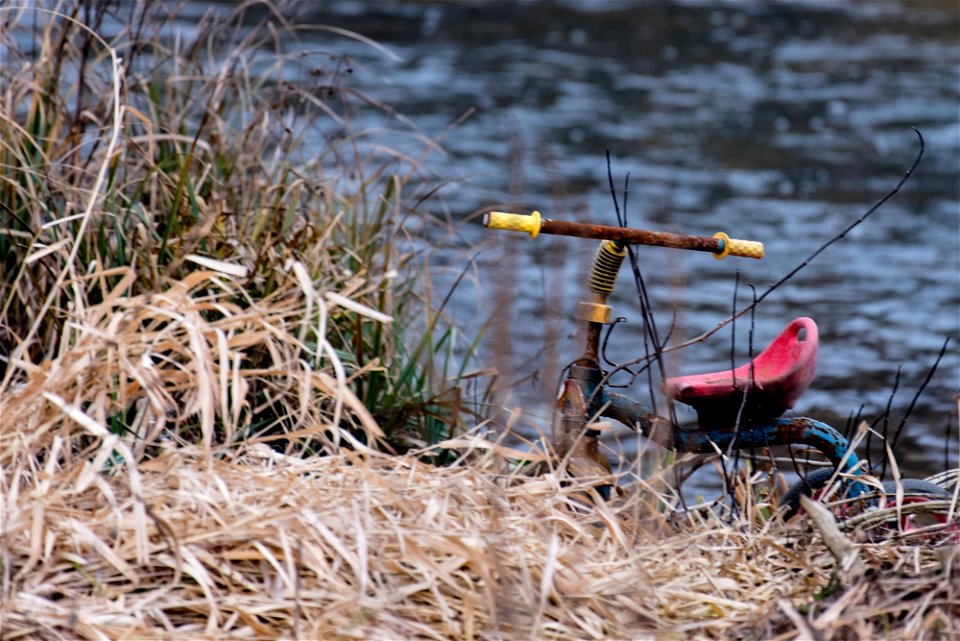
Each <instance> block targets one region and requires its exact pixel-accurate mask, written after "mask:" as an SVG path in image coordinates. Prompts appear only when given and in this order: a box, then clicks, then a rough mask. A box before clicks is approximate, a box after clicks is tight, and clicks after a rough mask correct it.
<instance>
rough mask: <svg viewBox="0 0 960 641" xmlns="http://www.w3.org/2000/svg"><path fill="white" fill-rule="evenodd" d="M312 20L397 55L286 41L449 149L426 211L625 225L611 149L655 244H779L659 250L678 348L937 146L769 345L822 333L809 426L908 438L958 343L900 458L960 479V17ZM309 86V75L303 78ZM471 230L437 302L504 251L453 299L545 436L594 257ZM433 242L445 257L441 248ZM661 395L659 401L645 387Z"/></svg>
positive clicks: (720, 9) (705, 14) (611, 3)
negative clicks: (617, 205)
mask: <svg viewBox="0 0 960 641" xmlns="http://www.w3.org/2000/svg"><path fill="white" fill-rule="evenodd" d="M207 6H208V5H207V3H193V4H190V5H188V11H199V10H201V9H205V8H206V7H207ZM267 17H268V16H266V15H256V16H252V18H251V20H261V19H266V18H267ZM299 21H300V22H302V23H306V24H312V25H320V24H322V25H329V26H335V27H340V28H343V29H349V30H351V31H355V32H357V33H360V34H363V35H364V36H367V37H370V38H372V39H373V40H375V41H376V42H377V43H379V44H380V45H382V46H383V47H386V48H387V49H389V51H390V52H392V54H393V55H392V56H391V55H388V54H386V53H384V52H383V51H381V50H379V49H378V48H375V47H373V46H370V45H368V44H365V43H363V42H360V41H358V40H355V39H350V38H347V37H342V36H338V35H336V34H334V33H331V32H329V31H311V32H305V33H304V35H303V39H302V41H301V42H300V43H296V42H287V43H286V46H288V47H290V49H291V50H293V51H295V50H297V49H298V48H300V49H301V50H302V51H307V50H310V51H314V52H316V51H323V52H336V53H338V54H346V55H347V56H348V60H347V63H348V64H349V68H350V70H351V73H350V74H349V77H348V78H347V77H346V76H344V78H343V79H342V82H343V83H344V85H345V86H348V87H350V88H352V89H356V90H357V91H361V92H365V93H367V94H370V95H371V96H373V97H375V98H376V99H378V100H380V101H382V102H384V103H386V104H389V105H390V106H391V107H393V108H394V109H395V110H396V112H398V113H400V114H403V115H404V116H406V117H407V118H409V122H405V121H401V120H399V119H397V118H395V117H392V116H390V115H385V114H384V112H383V111H380V110H377V109H362V108H355V110H354V111H353V112H352V114H351V118H352V123H353V126H354V127H358V126H359V127H371V128H384V127H386V128H389V129H390V130H392V131H393V132H394V133H392V134H389V135H387V136H386V138H384V139H386V140H389V141H390V143H391V144H393V145H396V146H398V147H400V148H409V149H411V150H414V149H417V148H418V145H419V143H415V142H413V140H414V138H413V137H412V136H411V135H410V134H411V133H417V134H422V135H424V136H427V137H430V138H440V139H441V145H442V147H443V150H444V154H443V155H440V154H438V153H434V154H432V155H431V156H430V157H428V158H426V160H425V161H424V164H423V167H424V168H423V171H424V172H425V174H428V175H429V176H428V179H430V180H433V179H436V180H437V181H440V182H445V186H444V187H443V188H442V189H440V190H439V192H438V196H439V197H438V198H436V199H434V200H432V201H430V202H429V203H428V205H427V207H428V208H429V209H430V210H431V211H434V212H435V213H436V214H437V215H438V216H439V217H441V218H443V217H449V218H451V219H454V220H456V219H462V218H464V217H467V216H468V215H469V214H472V213H473V214H475V213H476V212H478V211H479V210H481V209H484V208H489V207H498V208H505V207H511V208H513V209H515V210H517V211H522V212H528V211H529V210H531V209H539V210H540V211H542V212H543V213H544V215H545V216H547V217H554V218H576V219H585V220H591V221H593V222H601V223H607V224H615V217H614V214H613V208H612V204H611V197H610V193H609V189H608V187H607V178H606V165H605V160H604V154H605V151H606V150H607V149H609V151H610V155H611V159H612V166H613V171H614V174H615V176H616V178H617V182H618V184H621V185H622V182H623V179H624V176H625V174H626V173H628V172H629V173H630V176H631V180H630V190H629V208H628V211H629V216H630V223H631V224H632V225H633V226H637V227H645V228H651V229H660V230H667V231H678V232H682V233H689V234H698V235H711V234H712V233H713V232H714V231H717V230H724V231H726V232H728V233H729V234H730V235H731V236H733V237H740V238H749V239H757V240H762V241H763V242H764V243H765V244H766V248H767V258H766V259H765V260H763V261H759V262H757V261H748V260H743V259H729V260H726V261H715V260H713V259H712V258H711V257H710V256H707V255H706V254H696V253H686V252H679V251H674V250H665V249H660V248H642V249H641V250H640V259H641V263H642V268H643V270H644V276H645V279H646V282H647V286H648V288H649V290H650V296H651V299H652V301H653V305H654V307H655V310H656V312H657V320H658V323H659V326H660V331H661V333H665V332H666V329H667V327H668V326H669V325H670V322H671V315H672V313H673V312H674V310H676V314H677V319H678V324H677V327H676V328H675V329H674V331H673V338H672V342H673V343H676V342H680V341H681V340H682V339H685V338H690V337H693V336H697V335H699V334H701V333H702V332H704V331H705V330H707V329H710V328H711V327H713V326H714V325H715V324H716V323H717V322H718V321H720V320H722V319H723V318H725V317H726V316H727V315H728V313H729V310H730V308H731V305H732V296H733V291H734V283H735V273H736V271H737V270H739V272H740V303H741V304H744V303H746V302H748V301H749V296H750V294H749V284H754V285H755V286H756V287H757V289H758V291H760V292H762V291H764V290H765V289H766V287H767V286H768V285H769V284H770V283H772V282H775V281H776V280H778V279H779V278H780V277H782V276H783V275H785V274H786V273H788V272H789V271H790V270H791V269H792V268H793V267H794V266H796V265H798V264H800V263H801V262H802V261H803V260H804V259H805V257H807V256H808V255H810V254H811V253H812V252H814V251H815V250H816V249H817V248H818V247H820V246H821V245H823V244H824V243H825V242H827V241H829V240H830V239H831V238H833V237H834V236H835V235H836V234H837V233H839V232H840V231H841V230H842V229H843V228H844V227H845V226H846V225H848V224H849V223H850V222H852V221H854V220H856V219H857V218H858V217H860V216H861V215H862V214H863V213H865V212H866V211H867V210H868V209H869V208H870V206H871V205H873V204H874V203H875V202H877V200H878V199H879V198H880V197H882V196H883V194H884V193H886V192H887V191H888V190H890V189H891V188H892V187H893V186H894V185H895V184H896V183H897V181H898V180H899V178H900V177H901V176H902V175H903V173H904V171H905V170H906V169H907V168H908V167H909V166H910V164H911V162H912V161H913V158H914V156H915V155H916V153H917V151H918V141H917V137H916V135H915V134H914V132H913V131H912V129H911V127H917V128H918V129H920V130H921V131H922V132H923V135H924V138H925V139H926V143H927V153H926V155H925V157H924V161H923V164H922V165H921V166H920V169H919V171H918V172H917V174H916V175H915V176H914V177H913V178H911V180H910V181H909V182H908V183H907V185H906V186H905V188H904V189H903V191H902V192H901V193H900V194H899V195H898V196H897V197H896V198H894V199H893V200H891V201H890V202H889V203H887V204H886V205H885V206H884V207H883V208H882V209H880V210H879V211H878V212H877V213H876V214H875V215H874V216H873V217H872V218H870V219H869V220H868V221H867V222H866V223H864V224H863V225H861V226H859V227H857V228H856V229H855V230H854V231H853V232H851V233H850V234H849V235H848V236H847V237H846V239H845V240H843V241H841V242H839V243H837V244H836V245H834V246H832V247H830V248H829V249H828V250H827V251H826V252H825V253H823V254H822V255H821V256H820V257H818V258H817V259H816V260H815V261H814V262H813V263H811V264H810V265H809V266H808V267H807V268H805V269H804V270H802V271H801V272H800V273H799V274H798V275H797V276H796V277H794V278H793V279H792V280H791V281H790V282H789V283H788V284H787V285H785V286H783V287H782V288H780V289H779V290H777V291H776V292H775V293H773V294H771V295H770V297H769V298H768V299H767V300H765V301H764V302H763V304H762V305H761V306H760V308H759V309H758V312H757V316H756V326H755V336H754V350H755V351H756V350H759V349H760V348H762V347H763V346H764V345H766V344H767V343H768V342H769V341H770V340H771V339H772V338H773V337H774V336H775V335H776V334H777V333H778V332H779V331H780V329H781V328H782V327H783V326H785V325H786V324H787V323H788V322H789V321H790V319H792V318H794V317H796V316H801V315H803V316H811V317H813V318H814V319H815V320H816V321H817V323H818V324H819V326H820V332H821V334H820V338H821V350H820V360H819V366H818V376H817V378H816V380H815V381H814V384H813V387H812V389H811V390H810V391H809V392H808V393H807V394H806V396H805V397H804V398H803V399H802V400H801V402H800V404H799V405H798V406H797V407H796V408H795V409H796V412H797V413H799V414H803V415H809V416H814V417H817V418H820V419H821V420H825V421H827V422H830V423H832V424H834V425H838V426H841V427H842V426H843V425H844V424H845V423H846V421H847V420H848V417H849V416H850V415H851V414H856V413H858V412H861V413H862V416H863V417H865V418H868V419H872V418H874V417H876V416H878V415H879V414H880V413H881V412H882V411H883V409H884V407H885V406H886V405H887V403H888V401H889V402H890V403H891V407H892V412H891V414H892V420H891V426H892V427H896V426H897V425H898V424H899V421H900V418H901V417H902V416H903V414H904V412H905V411H906V409H907V407H908V406H909V405H910V402H911V399H912V397H913V395H914V393H915V392H916V390H917V389H918V387H919V386H920V385H921V384H922V382H923V380H924V377H925V376H926V373H927V371H928V370H929V369H930V367H931V366H932V364H933V362H934V361H935V360H936V357H937V353H938V351H939V350H940V348H941V345H942V344H943V341H944V339H945V338H948V337H949V338H950V339H951V344H950V345H949V346H948V348H947V352H946V355H945V357H944V358H943V360H942V361H941V362H940V365H939V368H938V369H937V371H936V373H935V375H934V376H933V378H932V379H931V381H930V383H929V385H928V386H927V389H926V391H925V393H924V394H923V395H922V396H921V397H920V399H919V401H918V402H917V404H916V407H915V408H914V410H913V413H912V415H911V417H910V420H909V422H908V424H907V428H906V430H905V433H904V435H903V436H902V437H901V440H900V442H899V444H898V446H897V454H898V457H899V459H900V462H901V465H902V466H903V467H904V468H905V469H906V471H907V472H910V473H913V474H919V475H922V474H925V473H930V472H933V471H937V470H940V469H942V468H943V467H944V465H951V466H956V465H957V451H958V446H957V399H956V395H957V391H958V388H960V360H958V351H957V344H958V343H957V339H958V322H960V321H958V310H960V276H958V274H960V259H958V254H960V252H958V249H960V246H958V245H960V212H958V206H960V205H958V202H960V121H958V105H960V95H958V94H960V86H958V85H960V82H958V63H960V45H958V36H957V34H958V33H960V9H958V6H957V4H956V3H955V2H954V1H953V0H945V1H943V2H926V1H910V2H906V1H903V2H883V1H879V0H875V1H870V2H839V1H837V2H834V1H831V2H816V1H810V2H765V3H752V2H747V1H737V2H732V1H727V2H719V1H717V2H690V1H675V2H654V1H649V2H623V1H617V0H603V1H599V0H598V1H595V2H572V1H571V2H560V1H553V2H533V1H530V2H515V3H507V2H476V3H421V2H392V1H384V0H377V1H376V2H374V1H359V0H354V1H344V2H339V1H326V2H323V3H319V2H318V3H303V4H302V5H301V6H300V15H299ZM182 26H183V27H184V28H186V27H187V26H188V23H187V22H184V23H183V24H182ZM323 55H326V54H323ZM308 67H309V65H306V64H303V65H299V66H292V67H291V70H290V72H289V73H290V74H291V75H294V76H296V75H298V74H299V75H301V76H305V74H306V72H307V69H308ZM468 113H469V117H467V118H466V119H464V120H462V122H458V120H459V119H461V117H463V116H464V115H465V114H468ZM454 123H457V124H456V125H455V126H454ZM381 136H383V135H382V134H381ZM473 221H474V224H468V225H465V226H461V227H460V228H459V229H458V232H457V234H458V235H457V236H456V237H455V238H454V242H453V243H452V245H453V247H452V248H451V249H450V250H449V251H448V252H447V253H444V254H442V255H441V256H439V257H438V258H437V260H436V264H437V265H438V266H440V267H444V266H446V267H447V268H448V271H449V274H450V276H449V278H448V279H447V280H446V281H444V280H443V279H442V278H441V280H440V281H439V282H440V283H441V284H442V283H444V282H451V280H452V278H453V276H454V275H455V274H456V273H458V272H459V271H460V270H461V269H463V268H464V267H465V266H466V264H467V257H468V256H471V255H473V253H474V251H473V250H466V249H463V248H465V247H468V246H470V247H476V246H478V245H479V246H483V247H485V248H486V249H485V251H483V252H481V253H480V254H479V257H478V261H477V264H476V267H474V268H472V269H471V271H470V275H471V278H468V282H466V283H465V284H464V285H462V286H461V288H460V290H458V292H457V294H456V296H455V298H454V303H453V304H454V307H453V310H454V315H455V316H456V317H457V318H458V319H459V320H462V329H463V332H464V334H465V335H467V336H470V335H471V334H472V332H473V331H476V329H477V328H478V327H479V326H480V324H481V323H482V322H483V321H484V320H486V319H487V318H488V317H490V316H491V315H492V316H493V317H494V321H493V322H492V324H491V329H490V331H489V334H488V342H487V343H486V351H485V354H486V358H487V359H488V361H490V362H493V363H494V364H497V365H499V366H500V367H501V369H502V370H511V371H512V374H513V376H512V378H513V379H514V380H516V381H521V382H517V383H515V384H513V385H510V386H508V387H506V388H505V389H503V391H502V393H501V395H500V397H499V399H498V400H499V402H500V403H502V404H503V405H504V407H505V408H507V409H509V408H511V407H514V406H522V407H524V408H525V409H526V410H528V411H529V412H530V414H529V415H527V416H525V417H524V418H523V419H521V421H520V423H521V425H523V426H527V428H529V426H530V425H531V424H538V425H541V426H542V425H543V424H544V423H545V422H546V421H547V420H548V415H549V404H550V401H549V399H550V397H551V395H552V393H553V386H554V382H555V380H556V372H557V368H558V365H562V364H563V363H564V362H567V361H569V360H570V359H572V358H574V357H575V356H576V355H577V351H578V348H577V345H576V344H574V343H573V342H571V341H567V340H565V339H566V337H567V336H568V335H569V334H570V333H572V332H573V331H574V324H573V323H572V322H571V321H570V320H569V317H570V315H571V314H572V310H573V308H574V306H575V304H576V301H577V300H578V297H579V295H580V273H581V272H580V270H582V269H583V266H584V262H585V261H586V260H588V257H589V255H590V254H591V253H592V251H593V249H594V243H593V242H592V241H582V240H576V239H558V238H549V237H547V238H544V237H541V238H538V239H537V240H536V241H530V240H527V239H523V238H510V237H508V235H506V234H505V233H502V232H498V233H494V232H486V231H485V230H483V229H482V227H480V226H479V224H476V223H477V222H478V221H477V219H476V218H474V219H473ZM426 233H427V234H428V236H429V237H430V238H431V240H439V239H438V238H437V235H438V234H437V232H436V231H435V230H434V231H431V230H426ZM444 240H445V241H447V242H448V243H449V241H450V239H449V238H446V239H444ZM458 246H459V249H458ZM474 276H476V282H474V280H473V277H474ZM506 303H509V305H506V306H501V307H499V308H498V307H497V305H498V304H506ZM614 305H615V311H614V313H615V315H622V316H626V317H628V318H629V319H630V321H631V322H630V323H628V324H627V325H626V326H621V327H618V329H617V330H616V331H615V332H614V335H613V338H612V340H611V347H610V349H609V353H610V355H611V357H612V358H613V359H614V360H626V359H628V358H634V357H637V356H640V355H641V354H642V353H643V347H642V333H641V329H640V327H641V326H640V313H639V309H638V306H637V303H636V294H635V291H634V290H633V287H632V283H631V282H630V279H629V277H627V276H624V277H623V278H622V279H621V281H620V289H619V290H618V292H617V293H616V295H615V297H614ZM498 310H499V311H498ZM748 328H749V320H748V319H744V320H742V321H741V322H739V323H738V325H737V334H736V341H737V345H736V360H737V361H738V362H742V361H743V360H744V359H745V358H746V357H747V354H748V351H749V345H748V342H747V339H748ZM730 343H731V335H730V332H729V331H728V330H724V331H722V332H719V333H718V334H716V335H714V336H713V337H712V338H711V339H710V340H709V341H706V342H704V343H703V344H701V345H697V346H694V347H691V348H690V349H688V350H684V351H683V352H681V353H680V354H679V356H673V357H671V358H670V359H669V363H668V369H669V373H671V374H672V373H675V372H677V371H684V372H696V371H708V370H712V369H718V368H723V367H726V366H727V365H728V364H729V361H730V350H731V347H730ZM898 368H901V373H900V377H899V390H898V392H897V394H896V395H895V396H894V397H893V399H892V401H890V394H891V390H892V389H893V387H894V383H895V380H896V379H897V370H898ZM645 390H646V381H638V382H637V385H636V390H635V391H637V393H643V394H646V391H645ZM545 399H546V401H545ZM861 406H862V410H861V409H860V408H861ZM661 409H662V408H661ZM881 425H882V424H881ZM948 438H951V439H952V441H949V442H948V441H947V439H948ZM630 442H631V443H635V441H630ZM633 447H635V445H627V449H628V453H629V451H630V450H631V448H633Z"/></svg>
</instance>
